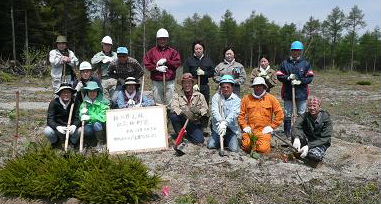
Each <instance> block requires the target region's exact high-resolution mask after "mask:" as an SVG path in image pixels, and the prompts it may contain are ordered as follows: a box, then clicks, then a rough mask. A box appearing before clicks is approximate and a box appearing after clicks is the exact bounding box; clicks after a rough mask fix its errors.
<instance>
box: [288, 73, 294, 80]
mask: <svg viewBox="0 0 381 204" xmlns="http://www.w3.org/2000/svg"><path fill="white" fill-rule="evenodd" d="M287 79H288V80H294V79H296V75H295V74H290V76H288V78H287Z"/></svg>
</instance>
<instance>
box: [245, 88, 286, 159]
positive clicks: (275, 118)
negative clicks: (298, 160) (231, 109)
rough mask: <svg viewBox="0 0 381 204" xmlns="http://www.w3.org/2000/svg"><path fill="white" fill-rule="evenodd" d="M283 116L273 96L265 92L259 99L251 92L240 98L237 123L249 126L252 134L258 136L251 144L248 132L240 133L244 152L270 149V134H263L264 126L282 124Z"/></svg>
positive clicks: (267, 150)
mask: <svg viewBox="0 0 381 204" xmlns="http://www.w3.org/2000/svg"><path fill="white" fill-rule="evenodd" d="M283 118H284V113H283V109H282V107H281V105H280V103H279V101H278V99H276V98H275V96H273V95H271V94H269V93H266V94H265V95H264V96H263V97H262V98H261V99H256V98H254V96H253V95H252V94H249V95H246V96H244V97H243V98H242V103H241V113H240V114H239V116H238V123H239V125H240V126H241V128H242V129H243V128H245V127H248V126H250V127H251V130H252V132H253V133H254V135H256V136H257V137H258V140H257V142H256V144H255V145H252V141H251V139H250V136H249V134H247V133H244V134H243V135H242V149H243V150H244V151H245V152H250V150H251V149H252V150H254V151H257V152H261V153H269V152H270V151H271V134H263V133H262V130H263V128H264V127H266V126H271V127H272V128H273V129H275V128H277V127H278V126H279V125H281V124H282V122H283Z"/></svg>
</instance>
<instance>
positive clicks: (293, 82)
mask: <svg viewBox="0 0 381 204" xmlns="http://www.w3.org/2000/svg"><path fill="white" fill-rule="evenodd" d="M301 83H302V81H300V80H296V79H294V80H292V81H291V84H292V85H300V84H301Z"/></svg>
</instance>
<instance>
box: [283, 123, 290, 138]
mask: <svg viewBox="0 0 381 204" xmlns="http://www.w3.org/2000/svg"><path fill="white" fill-rule="evenodd" d="M283 128H284V134H285V135H286V137H287V138H289V139H290V138H291V118H285V119H284V125H283Z"/></svg>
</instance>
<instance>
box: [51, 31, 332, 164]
mask: <svg viewBox="0 0 381 204" xmlns="http://www.w3.org/2000/svg"><path fill="white" fill-rule="evenodd" d="M156 40H157V45H156V46H155V47H153V48H152V49H150V50H149V51H148V52H147V53H146V54H145V55H144V58H143V65H144V67H145V69H147V70H148V71H149V72H150V79H151V81H152V92H153V100H152V99H151V98H149V97H147V96H145V95H144V94H143V91H142V90H140V86H141V84H140V79H141V78H142V77H143V79H144V76H143V75H144V74H143V73H144V72H143V67H142V66H141V65H140V64H139V62H138V61H137V60H136V59H134V58H132V57H130V56H129V55H128V53H129V52H128V49H127V48H126V47H118V48H117V52H116V53H115V52H113V51H112V39H111V38H110V37H109V36H105V37H104V38H103V39H102V48H103V49H102V51H101V52H99V53H97V54H96V55H94V57H93V58H92V59H91V64H90V63H89V62H86V61H83V62H82V63H81V64H80V66H79V70H80V79H76V77H75V74H74V71H73V68H74V67H75V66H76V65H77V64H78V59H77V58H76V57H75V55H74V53H73V52H72V51H70V50H68V48H67V40H66V38H65V37H64V36H58V37H57V49H55V50H52V51H51V52H50V57H49V60H50V62H51V64H52V66H53V68H52V72H51V75H52V78H53V82H52V84H53V88H54V89H55V90H56V91H55V93H56V94H57V96H58V97H56V98H55V99H53V100H52V102H51V103H50V105H49V110H48V127H47V128H46V129H45V134H46V135H47V136H48V138H49V140H50V142H51V143H52V144H53V146H57V145H58V146H59V143H60V141H62V138H63V136H64V135H65V134H66V133H68V134H70V135H71V136H70V141H71V143H72V144H77V143H78V136H79V135H80V134H81V133H82V131H84V134H85V138H86V139H85V140H88V143H89V144H90V145H97V146H101V145H104V144H105V142H106V141H105V124H106V116H105V115H106V111H107V110H108V109H110V108H130V107H137V106H143V107H144V106H152V105H155V104H164V105H166V106H167V107H168V109H169V119H170V121H171V123H172V126H173V129H174V131H175V134H174V136H176V135H177V134H178V133H179V132H180V130H181V128H182V127H183V126H184V124H187V125H186V130H187V135H186V138H187V139H188V140H189V141H190V142H192V143H195V144H202V143H204V142H205V137H204V129H205V128H206V127H207V126H208V125H207V124H208V121H210V123H211V125H210V127H211V137H210V138H209V140H208V141H207V147H208V148H211V149H212V148H220V145H221V144H220V138H221V137H223V140H224V142H223V144H225V145H224V146H226V147H227V148H228V149H229V150H230V151H233V152H237V151H239V149H240V147H241V149H242V150H243V151H245V152H247V153H251V154H253V153H269V152H270V151H271V139H272V134H273V132H274V130H275V129H276V128H278V127H279V126H280V125H281V124H282V123H284V132H285V135H286V136H287V138H289V139H290V140H291V142H292V144H293V146H294V147H295V148H296V149H297V150H298V152H299V153H300V155H301V157H302V158H308V159H311V160H313V161H321V160H322V159H323V157H324V155H325V152H326V150H327V149H328V147H329V146H330V144H331V140H330V138H331V135H332V122H331V120H330V116H329V114H328V113H327V112H326V111H324V110H321V108H320V107H321V100H320V99H319V98H317V97H315V96H309V88H308V84H310V83H311V82H312V80H313V77H314V73H313V71H312V69H311V65H310V64H309V62H308V61H307V60H306V59H305V58H304V57H303V50H304V46H303V44H302V43H301V42H300V41H295V42H293V43H292V44H291V49H290V57H289V58H288V59H286V60H284V61H283V62H282V63H281V65H280V69H279V70H278V71H275V70H274V69H272V68H270V63H269V59H268V58H266V57H262V58H261V59H260V62H259V67H258V68H254V69H253V71H252V72H251V83H250V87H251V88H252V93H250V94H247V95H244V96H243V97H242V99H241V97H240V96H241V86H244V85H245V81H246V78H247V75H246V71H245V68H244V66H243V65H242V64H240V63H239V62H237V61H236V59H235V55H236V53H235V51H234V49H233V48H231V47H229V48H226V49H224V51H223V61H222V62H221V63H219V64H218V65H217V66H215V65H214V63H213V61H212V60H211V59H210V57H208V56H206V55H205V49H206V48H205V45H204V44H203V43H202V42H201V41H196V42H194V43H193V44H192V51H193V55H192V56H190V57H188V58H187V59H186V60H185V61H184V63H183V64H182V62H181V57H180V53H179V52H178V51H177V50H176V49H174V48H172V47H171V46H169V33H168V31H167V30H166V29H163V28H161V29H159V30H158V31H157V34H156ZM181 65H183V75H182V77H181V80H180V81H179V82H180V84H181V91H178V92H176V91H175V85H176V80H175V79H176V70H177V69H178V68H179V67H180V66H181ZM209 78H212V79H213V80H214V82H216V83H217V84H218V85H219V86H218V90H217V92H216V93H215V94H214V95H213V96H212V100H211V102H209V100H210V86H209ZM143 81H144V80H143ZM278 81H280V82H282V93H281V95H282V99H283V100H284V109H283V108H282V107H281V104H280V102H279V101H278V99H277V98H276V97H275V96H273V95H272V94H270V91H271V88H273V87H274V86H276V84H277V82H278ZM60 84H61V85H60ZM59 85H60V86H59ZM74 95H75V97H73V96H74ZM72 104H73V105H72ZM293 106H296V107H295V108H296V109H297V110H298V111H297V112H298V117H297V118H296V115H295V114H293V108H294V107H293ZM70 107H73V108H70ZM71 109H72V113H73V114H71V113H70V112H71V111H70V110H71ZM69 115H70V116H71V118H70V119H69ZM69 121H70V122H71V123H70V125H68V122H69ZM81 121H82V124H85V125H81ZM82 126H84V127H82ZM79 127H81V128H79Z"/></svg>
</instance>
